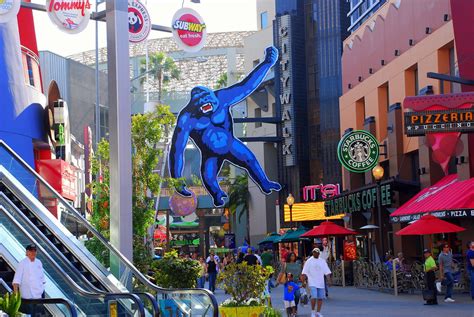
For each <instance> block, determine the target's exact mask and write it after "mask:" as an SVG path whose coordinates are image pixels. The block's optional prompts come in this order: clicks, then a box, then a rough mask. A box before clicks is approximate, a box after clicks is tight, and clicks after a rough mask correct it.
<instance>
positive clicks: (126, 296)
mask: <svg viewBox="0 0 474 317" xmlns="http://www.w3.org/2000/svg"><path fill="white" fill-rule="evenodd" d="M0 210H3V213H4V214H5V215H6V217H8V218H9V220H10V221H11V222H12V223H13V224H14V225H15V226H16V227H17V229H18V230H20V231H21V232H22V233H23V234H24V235H25V236H26V238H27V239H28V240H30V241H35V239H33V237H32V236H31V235H30V234H29V233H28V232H26V230H25V229H24V228H23V227H22V226H21V225H20V224H19V223H18V222H17V220H16V219H15V218H14V217H13V216H12V215H11V214H10V213H9V212H8V211H7V210H6V209H5V208H4V207H3V206H0ZM36 247H37V249H38V250H39V251H40V252H41V254H42V256H44V257H45V258H47V260H48V262H49V263H50V264H51V267H52V268H53V269H54V270H55V271H56V272H57V273H58V274H60V275H61V276H62V277H63V278H64V279H65V280H66V282H67V284H68V285H69V286H71V287H72V288H73V289H74V290H75V291H76V292H78V293H79V294H80V295H81V296H83V297H87V298H93V299H103V300H104V301H107V300H111V299H120V298H124V299H130V300H132V301H133V302H135V304H137V307H138V308H137V309H138V311H139V313H140V316H142V317H145V308H144V306H143V302H142V301H141V300H140V298H139V297H138V296H137V295H135V294H131V293H105V294H101V293H94V292H89V291H86V290H84V289H83V288H82V287H81V286H79V285H77V284H76V282H75V281H74V280H73V279H72V278H71V277H70V276H69V275H68V274H67V273H66V272H64V270H63V269H62V268H61V267H60V266H59V265H57V263H56V262H55V261H54V259H53V258H52V257H51V256H50V255H49V254H48V253H47V252H45V250H44V248H43V247H42V246H41V245H40V244H37V245H36Z"/></svg>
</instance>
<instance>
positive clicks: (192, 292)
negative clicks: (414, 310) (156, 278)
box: [0, 140, 219, 317]
mask: <svg viewBox="0 0 474 317" xmlns="http://www.w3.org/2000/svg"><path fill="white" fill-rule="evenodd" d="M0 146H3V147H4V148H5V149H6V150H7V151H8V152H9V153H10V155H12V156H13V157H14V158H15V159H16V160H17V161H18V162H19V163H20V164H21V165H23V167H25V168H26V169H27V170H29V171H30V172H31V173H32V174H33V175H34V176H35V177H36V178H37V179H38V181H40V182H41V184H42V185H43V186H45V187H46V188H48V189H49V190H50V191H51V192H52V193H53V195H55V196H56V198H57V199H59V201H60V202H61V203H62V204H63V205H64V207H65V208H66V210H67V211H68V212H69V213H70V214H71V215H72V216H73V217H74V218H76V219H77V220H79V221H80V222H81V223H82V224H83V225H84V226H85V227H86V228H87V230H89V231H90V232H91V233H92V234H93V235H94V236H95V237H96V238H97V239H99V241H101V242H102V244H103V245H104V246H106V247H107V248H108V249H109V251H112V253H114V254H115V256H117V257H118V258H119V259H120V260H121V261H122V262H123V263H124V264H125V265H126V266H127V267H128V268H129V269H130V271H131V272H132V273H133V274H134V275H135V276H136V277H137V279H138V280H139V281H140V282H141V283H143V284H144V285H145V286H146V287H148V288H150V289H152V290H154V291H157V292H161V293H165V294H173V293H174V294H176V293H182V292H186V293H187V294H190V295H203V294H204V295H207V296H208V297H209V298H210V300H211V304H212V306H213V308H214V310H213V316H214V317H218V316H219V304H218V303H217V300H216V298H215V296H214V295H213V294H212V292H211V291H209V290H206V289H196V288H194V289H192V288H174V289H167V288H162V287H160V286H158V285H155V284H153V283H152V282H150V281H149V280H148V279H147V278H146V277H145V276H144V275H143V274H142V273H141V272H140V271H138V269H137V268H136V267H135V266H134V265H133V264H132V263H131V262H130V261H129V259H127V258H126V257H124V256H123V254H122V253H121V252H120V251H118V250H117V249H116V248H115V246H113V245H112V244H111V243H110V242H109V241H108V240H107V239H106V238H104V237H103V236H102V235H101V234H100V233H99V232H98V231H97V230H96V229H95V228H94V227H93V226H92V225H91V224H90V223H89V222H88V221H87V220H86V219H85V218H84V217H83V216H82V215H81V214H80V213H79V212H78V211H77V210H76V209H75V208H73V207H72V206H71V205H70V204H69V203H68V202H67V201H66V200H65V199H64V198H63V197H62V196H61V195H59V194H57V192H56V190H54V188H53V187H52V186H51V185H50V184H49V183H48V182H46V181H45V180H44V179H43V177H41V175H39V174H38V173H36V171H35V170H34V169H32V168H31V166H29V165H28V164H27V163H26V162H25V161H24V160H23V159H22V158H21V157H19V156H18V154H16V153H15V152H14V151H13V150H12V149H11V148H10V147H9V146H8V145H7V144H6V143H5V142H4V141H3V140H0Z"/></svg>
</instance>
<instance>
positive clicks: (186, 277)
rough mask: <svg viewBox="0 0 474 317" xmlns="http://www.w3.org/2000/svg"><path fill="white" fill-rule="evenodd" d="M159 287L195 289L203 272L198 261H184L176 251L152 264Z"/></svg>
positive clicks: (166, 254)
mask: <svg viewBox="0 0 474 317" xmlns="http://www.w3.org/2000/svg"><path fill="white" fill-rule="evenodd" d="M152 270H153V272H154V278H155V281H156V283H157V285H160V286H161V287H165V288H194V287H196V281H197V278H198V277H199V274H200V271H201V265H200V264H199V262H198V261H196V260H192V259H182V258H179V257H178V252H177V251H175V250H172V251H169V252H166V253H165V255H164V256H163V258H162V259H161V260H159V261H155V262H154V263H153V264H152Z"/></svg>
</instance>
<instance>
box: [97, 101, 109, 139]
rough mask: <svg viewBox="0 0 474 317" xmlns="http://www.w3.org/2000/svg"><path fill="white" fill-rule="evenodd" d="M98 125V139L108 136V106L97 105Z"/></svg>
mask: <svg viewBox="0 0 474 317" xmlns="http://www.w3.org/2000/svg"><path fill="white" fill-rule="evenodd" d="M99 114H100V117H99V127H100V139H102V138H105V139H108V138H109V108H107V107H104V106H102V105H100V106H99Z"/></svg>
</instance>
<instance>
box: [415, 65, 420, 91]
mask: <svg viewBox="0 0 474 317" xmlns="http://www.w3.org/2000/svg"><path fill="white" fill-rule="evenodd" d="M413 75H414V76H415V78H414V79H415V95H416V96H418V94H419V93H420V84H419V83H418V67H416V68H415V69H414V70H413Z"/></svg>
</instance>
